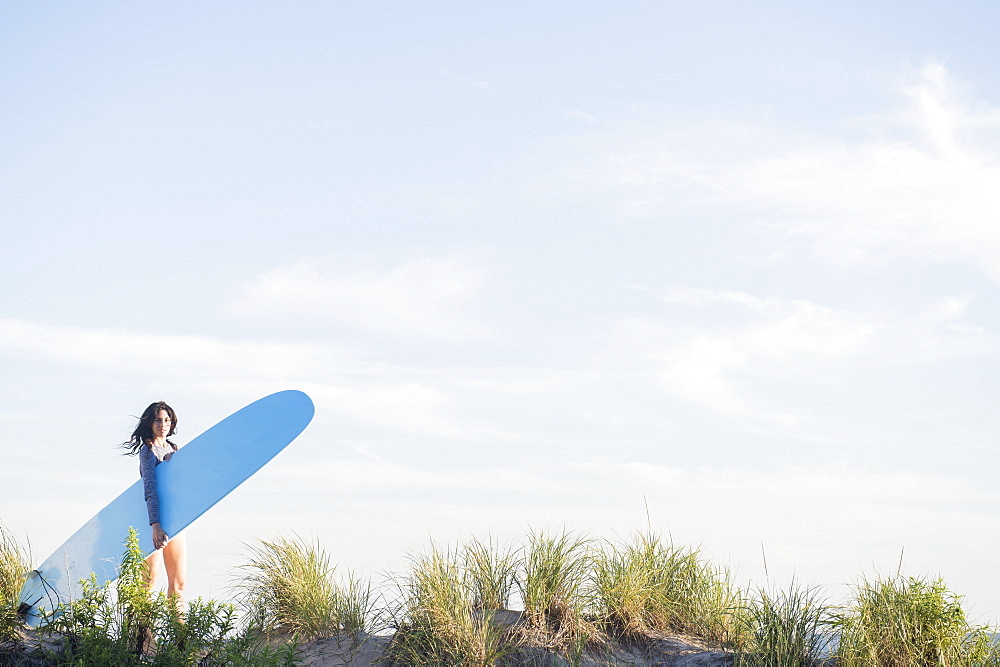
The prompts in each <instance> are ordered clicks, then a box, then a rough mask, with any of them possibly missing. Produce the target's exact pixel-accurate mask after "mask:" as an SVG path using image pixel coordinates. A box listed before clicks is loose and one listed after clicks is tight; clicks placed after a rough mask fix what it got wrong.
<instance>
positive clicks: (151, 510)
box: [139, 445, 160, 548]
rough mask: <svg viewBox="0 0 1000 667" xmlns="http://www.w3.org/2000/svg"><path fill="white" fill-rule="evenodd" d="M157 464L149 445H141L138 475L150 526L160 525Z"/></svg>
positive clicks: (157, 461)
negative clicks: (140, 479) (140, 478)
mask: <svg viewBox="0 0 1000 667" xmlns="http://www.w3.org/2000/svg"><path fill="white" fill-rule="evenodd" d="M159 462H160V461H159V460H158V459H157V458H156V454H154V453H153V450H152V449H150V447H149V445H143V447H142V449H140V450H139V475H140V476H141V477H142V492H143V496H144V497H145V499H146V514H148V515H149V525H150V526H152V525H154V524H155V525H157V526H158V525H160V494H159V493H158V492H157V488H156V466H157V464H159ZM154 533H155V530H154ZM154 541H155V540H154ZM157 548H159V547H157Z"/></svg>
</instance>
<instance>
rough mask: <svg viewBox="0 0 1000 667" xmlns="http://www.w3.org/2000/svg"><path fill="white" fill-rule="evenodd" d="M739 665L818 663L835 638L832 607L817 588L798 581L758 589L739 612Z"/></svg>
mask: <svg viewBox="0 0 1000 667" xmlns="http://www.w3.org/2000/svg"><path fill="white" fill-rule="evenodd" d="M737 623H738V624H739V625H740V627H741V630H742V632H741V633H740V634H739V639H738V647H737V648H738V650H737V651H736V654H735V656H734V663H735V664H736V665H737V667H741V666H742V667H801V666H802V665H813V664H819V663H820V661H822V660H823V659H825V658H826V657H827V656H828V652H829V648H830V643H831V640H832V635H831V627H832V623H833V607H832V606H831V605H830V604H828V603H827V602H826V600H825V599H824V598H823V597H822V594H821V592H820V590H819V589H818V588H815V587H808V588H805V587H801V586H799V585H797V584H796V583H795V582H792V584H791V585H790V586H789V587H788V588H787V589H785V590H779V591H777V592H768V591H767V590H765V589H759V590H757V591H756V593H755V594H753V595H752V596H749V599H748V600H747V601H746V602H745V604H744V606H743V607H742V608H741V609H740V611H739V613H738V614H737Z"/></svg>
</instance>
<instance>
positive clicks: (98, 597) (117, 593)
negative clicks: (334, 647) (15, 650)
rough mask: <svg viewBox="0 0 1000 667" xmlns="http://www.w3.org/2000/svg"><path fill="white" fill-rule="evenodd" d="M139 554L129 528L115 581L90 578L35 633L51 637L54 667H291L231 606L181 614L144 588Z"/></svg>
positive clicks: (289, 651)
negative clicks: (239, 622)
mask: <svg viewBox="0 0 1000 667" xmlns="http://www.w3.org/2000/svg"><path fill="white" fill-rule="evenodd" d="M145 575H146V562H145V554H144V553H143V552H142V550H141V549H140V548H139V539H138V535H137V533H136V532H135V530H134V529H129V534H128V537H127V538H126V540H125V553H124V554H123V556H122V562H121V566H120V569H119V578H118V580H117V583H112V582H108V583H106V584H104V585H102V586H98V584H97V579H96V577H95V576H94V575H91V577H90V579H89V580H84V581H83V582H81V583H82V588H83V590H82V594H81V596H80V598H79V599H78V600H75V601H73V602H72V603H70V604H69V605H65V606H62V607H60V608H59V609H58V610H57V613H56V615H55V617H54V619H53V621H52V622H51V623H49V624H48V625H47V626H45V627H44V628H43V632H44V633H46V634H48V635H49V636H50V637H52V638H59V640H60V641H59V645H60V647H61V648H60V649H59V650H58V651H56V652H53V653H50V654H49V655H48V656H47V659H48V660H49V661H50V664H54V665H107V666H109V667H111V666H115V667H117V666H119V665H139V664H153V665H164V666H167V665H191V664H199V665H292V664H294V662H295V655H296V647H295V646H294V645H288V646H284V647H282V648H280V649H276V650H275V649H271V648H270V647H269V646H267V645H266V644H265V643H264V642H262V641H261V640H260V638H259V632H258V631H257V629H256V628H254V627H252V626H247V627H244V628H243V629H239V628H238V627H237V624H236V611H235V608H234V607H233V606H232V605H229V604H218V603H216V602H212V601H209V602H203V601H202V600H201V599H200V598H199V599H197V600H194V601H192V602H191V603H190V604H189V606H188V610H187V612H186V613H183V612H181V611H180V610H179V609H178V608H177V605H176V604H175V601H174V600H170V599H168V598H167V597H166V595H164V594H162V593H157V594H155V595H154V594H152V593H151V592H150V591H149V590H148V589H147V588H146V584H145Z"/></svg>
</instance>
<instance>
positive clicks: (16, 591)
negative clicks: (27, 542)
mask: <svg viewBox="0 0 1000 667" xmlns="http://www.w3.org/2000/svg"><path fill="white" fill-rule="evenodd" d="M30 569H31V555H30V553H29V551H28V549H27V548H26V547H25V546H23V545H22V544H21V542H20V541H18V539H17V538H16V537H15V536H14V535H13V534H12V533H11V532H10V531H9V530H8V529H7V528H6V527H5V526H4V525H3V524H0V641H9V640H10V639H13V638H14V637H15V636H16V628H17V626H18V625H19V621H18V618H17V606H18V601H19V597H20V593H21V587H22V586H23V585H24V580H25V577H26V576H27V574H28V571H29V570H30Z"/></svg>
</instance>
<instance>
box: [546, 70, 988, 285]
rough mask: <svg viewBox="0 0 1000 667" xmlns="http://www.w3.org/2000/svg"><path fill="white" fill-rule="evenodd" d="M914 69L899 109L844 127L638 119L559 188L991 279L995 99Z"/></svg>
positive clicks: (854, 260) (625, 208) (865, 256)
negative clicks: (720, 216) (834, 130)
mask: <svg viewBox="0 0 1000 667" xmlns="http://www.w3.org/2000/svg"><path fill="white" fill-rule="evenodd" d="M916 78H917V81H916V83H915V84H913V85H909V86H901V87H900V90H899V91H898V92H899V93H900V99H901V101H902V103H901V105H900V107H899V108H897V109H895V110H893V111H892V112H890V113H887V114H881V115H878V116H866V117H863V118H856V119H851V120H850V121H849V122H845V123H844V127H847V126H850V130H851V133H852V134H853V136H852V137H850V138H845V135H846V131H842V132H840V136H837V137H834V136H833V135H823V134H818V133H811V134H810V133H807V132H804V131H802V130H801V129H784V128H776V127H773V126H770V125H768V124H766V123H761V122H758V123H756V124H754V123H752V122H750V121H748V120H745V119H729V120H728V121H721V120H720V119H718V118H712V117H708V118H703V119H698V120H697V121H693V122H692V121H686V122H685V121H678V122H676V123H671V124H670V127H669V129H664V128H663V126H662V125H660V126H655V127H651V126H649V125H648V124H640V125H639V128H638V130H636V129H635V128H627V129H623V130H622V132H623V135H619V136H614V137H612V138H611V139H610V141H611V142H612V143H610V144H605V145H603V146H602V147H598V148H595V149H594V150H595V151H596V153H597V154H596V155H593V156H587V157H586V158H584V159H583V160H581V162H580V163H579V164H577V165H576V166H575V167H574V168H571V169H568V170H566V172H564V173H562V174H561V178H562V179H564V180H565V181H568V182H563V183H560V187H561V188H562V189H563V190H566V191H572V192H573V194H574V196H576V197H580V196H588V195H587V193H588V192H595V193H602V195H603V196H602V198H601V199H597V198H594V202H593V203H594V205H595V206H601V205H607V204H606V203H605V202H607V201H611V202H614V204H613V206H615V207H616V210H615V214H617V215H622V214H624V215H626V216H628V217H632V218H640V219H644V220H662V219H664V218H670V217H673V218H676V217H677V216H679V215H681V214H682V213H685V212H688V211H692V210H694V211H714V212H718V211H725V212H732V214H731V215H729V216H727V217H728V218H729V219H734V220H737V221H745V223H746V224H755V225H759V226H761V227H762V228H764V229H772V230H777V231H779V232H780V233H782V234H783V235H788V236H790V237H792V238H802V239H805V240H807V241H808V242H809V243H810V244H811V249H812V252H814V253H816V254H817V255H818V256H820V257H822V258H823V259H824V260H826V261H829V262H832V263H834V264H836V265H839V266H846V267H859V266H864V267H868V266H879V265H882V264H884V263H886V262H890V261H894V260H898V259H902V258H917V259H920V260H931V261H960V262H965V263H969V264H971V265H973V266H975V267H977V268H978V269H980V270H982V271H984V272H985V273H986V274H987V275H989V276H991V277H992V279H993V280H996V281H1000V224H998V222H997V221H998V220H1000V144H998V140H997V138H998V136H1000V133H998V131H1000V109H998V108H997V106H995V105H987V104H972V103H967V102H965V101H964V100H963V99H962V96H961V95H960V93H959V92H958V91H957V90H956V86H955V85H954V82H953V78H952V76H951V75H950V74H949V73H948V71H947V70H946V69H945V68H944V67H943V66H941V65H936V64H933V65H929V66H927V67H925V68H924V69H923V70H921V71H920V72H919V73H918V74H917V76H916ZM840 129H841V130H843V129H844V128H840ZM593 140H594V141H600V142H608V141H609V138H608V137H607V136H602V137H595V138H594V139H593ZM572 185H575V186H576V187H575V188H572ZM609 189H611V190H613V191H614V192H613V193H612V195H611V196H610V197H607V193H608V190H609ZM589 196H591V197H594V195H589ZM724 219H725V218H724ZM737 224H744V223H737Z"/></svg>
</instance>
